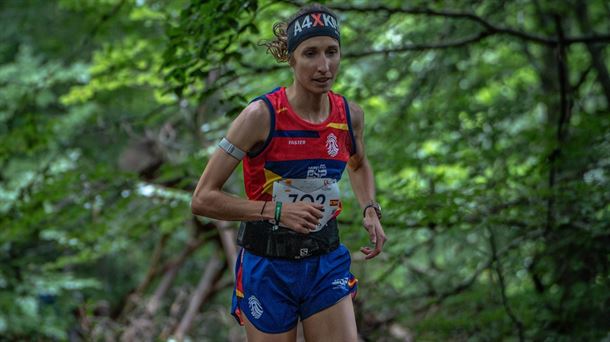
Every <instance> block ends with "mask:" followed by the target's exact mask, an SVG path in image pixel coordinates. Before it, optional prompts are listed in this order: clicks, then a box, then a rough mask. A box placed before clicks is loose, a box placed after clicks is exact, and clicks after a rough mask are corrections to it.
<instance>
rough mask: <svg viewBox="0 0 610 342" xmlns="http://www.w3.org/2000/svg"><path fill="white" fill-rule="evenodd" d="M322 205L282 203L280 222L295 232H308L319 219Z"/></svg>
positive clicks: (321, 215)
mask: <svg viewBox="0 0 610 342" xmlns="http://www.w3.org/2000/svg"><path fill="white" fill-rule="evenodd" d="M323 208H324V206H323V205H321V204H316V203H306V202H296V203H286V202H284V203H282V213H281V215H280V223H281V224H282V225H283V226H286V227H288V228H290V229H292V230H294V231H295V232H297V233H301V234H309V232H310V231H312V230H315V229H316V226H317V225H318V223H320V219H321V218H322V217H323V216H324V214H323V213H322V210H323Z"/></svg>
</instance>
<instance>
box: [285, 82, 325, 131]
mask: <svg viewBox="0 0 610 342" xmlns="http://www.w3.org/2000/svg"><path fill="white" fill-rule="evenodd" d="M286 97H287V98H288V103H289V104H290V106H291V107H292V110H293V111H294V112H295V113H296V114H297V115H298V116H299V117H301V119H303V120H305V121H309V122H311V123H322V122H324V120H326V119H327V118H328V116H329V115H330V99H329V97H328V93H322V94H315V93H311V92H309V91H307V90H305V89H304V88H302V87H299V86H298V85H297V84H293V85H291V86H290V87H288V88H286Z"/></svg>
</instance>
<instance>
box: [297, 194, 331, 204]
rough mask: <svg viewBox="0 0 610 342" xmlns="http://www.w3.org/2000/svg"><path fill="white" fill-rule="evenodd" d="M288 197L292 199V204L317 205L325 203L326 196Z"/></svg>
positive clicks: (305, 195) (303, 195) (302, 195)
mask: <svg viewBox="0 0 610 342" xmlns="http://www.w3.org/2000/svg"><path fill="white" fill-rule="evenodd" d="M288 197H289V198H291V199H292V203H296V202H310V203H318V204H324V203H326V196H324V194H318V196H316V197H315V198H314V197H313V196H312V195H310V194H301V195H300V196H299V194H289V195H288Z"/></svg>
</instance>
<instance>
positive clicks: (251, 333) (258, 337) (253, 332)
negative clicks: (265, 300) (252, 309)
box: [242, 315, 297, 342]
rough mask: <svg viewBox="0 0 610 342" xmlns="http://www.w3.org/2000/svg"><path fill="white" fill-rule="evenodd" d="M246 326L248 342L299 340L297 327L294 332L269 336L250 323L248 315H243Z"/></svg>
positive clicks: (289, 341) (287, 341) (288, 341)
mask: <svg viewBox="0 0 610 342" xmlns="http://www.w3.org/2000/svg"><path fill="white" fill-rule="evenodd" d="M242 319H243V320H244V325H245V327H246V336H247V337H248V342H259V341H260V342H294V341H296V338H297V327H296V326H295V327H294V328H293V329H292V330H289V331H286V332H283V333H280V334H267V333H264V332H262V331H260V330H258V329H256V327H255V326H254V325H252V323H250V321H248V317H246V315H242Z"/></svg>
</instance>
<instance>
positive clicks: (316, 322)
mask: <svg viewBox="0 0 610 342" xmlns="http://www.w3.org/2000/svg"><path fill="white" fill-rule="evenodd" d="M303 332H304V333H305V339H306V340H307V342H324V341H329V342H331V341H332V342H335V341H336V342H339V341H340V342H351V341H354V342H355V341H357V340H358V332H357V328H356V318H355V316H354V306H353V304H352V296H351V295H347V296H345V297H343V299H341V300H340V301H339V302H338V303H337V304H335V305H333V306H331V307H329V308H327V309H324V310H322V311H320V312H318V313H316V314H313V315H311V316H310V317H308V318H307V319H305V320H304V321H303Z"/></svg>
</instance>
